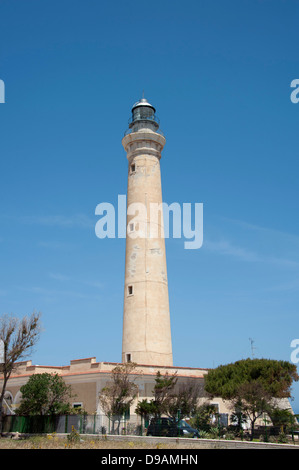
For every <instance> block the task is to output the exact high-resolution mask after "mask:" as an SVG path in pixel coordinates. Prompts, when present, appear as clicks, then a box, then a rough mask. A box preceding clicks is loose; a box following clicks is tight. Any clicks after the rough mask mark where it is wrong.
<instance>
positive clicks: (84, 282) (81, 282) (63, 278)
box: [49, 273, 105, 289]
mask: <svg viewBox="0 0 299 470" xmlns="http://www.w3.org/2000/svg"><path fill="white" fill-rule="evenodd" d="M49 277H50V278H51V279H54V280H55V281H58V282H62V283H66V282H71V283H72V285H74V284H79V285H84V286H89V287H95V288H96V289H103V288H104V287H105V284H104V283H103V282H101V281H94V280H92V281H87V280H85V279H84V280H81V279H74V278H72V277H70V276H68V275H65V274H61V273H49Z"/></svg>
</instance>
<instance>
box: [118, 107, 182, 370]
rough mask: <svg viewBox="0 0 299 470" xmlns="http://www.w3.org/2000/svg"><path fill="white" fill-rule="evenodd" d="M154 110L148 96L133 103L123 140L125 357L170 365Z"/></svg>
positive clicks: (161, 138) (160, 140) (159, 138)
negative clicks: (125, 177) (125, 179)
mask: <svg viewBox="0 0 299 470" xmlns="http://www.w3.org/2000/svg"><path fill="white" fill-rule="evenodd" d="M155 112H156V110H155V108H154V107H153V106H152V105H151V104H150V103H149V102H148V101H147V100H146V99H145V98H142V99H141V100H140V101H138V102H137V103H135V104H134V106H133V108H132V117H131V119H130V120H129V129H128V131H127V132H126V135H125V137H124V138H123V140H122V144H123V147H124V149H125V151H126V152H127V158H128V189H127V235H126V267H125V289H124V313H123V344H122V362H130V361H131V362H135V363H137V364H147V365H158V366H172V365H173V361H172V345H171V330H170V315H169V300H168V282H167V267H166V253H165V239H164V236H163V234H164V232H163V215H162V211H161V210H160V211H159V212H156V211H152V208H154V209H157V207H160V208H162V190H161V173H160V159H161V151H162V149H163V147H164V145H165V137H164V136H163V135H162V133H161V132H160V131H159V120H158V118H157V117H156V115H155ZM153 213H154V214H155V217H153ZM157 214H158V217H157Z"/></svg>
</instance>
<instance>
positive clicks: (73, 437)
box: [67, 426, 80, 444]
mask: <svg viewBox="0 0 299 470" xmlns="http://www.w3.org/2000/svg"><path fill="white" fill-rule="evenodd" d="M67 440H68V441H69V444H76V443H78V442H79V441H80V434H79V433H78V431H77V429H75V428H74V426H72V430H71V432H70V434H68V435H67Z"/></svg>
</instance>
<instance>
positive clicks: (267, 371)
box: [205, 359, 299, 439]
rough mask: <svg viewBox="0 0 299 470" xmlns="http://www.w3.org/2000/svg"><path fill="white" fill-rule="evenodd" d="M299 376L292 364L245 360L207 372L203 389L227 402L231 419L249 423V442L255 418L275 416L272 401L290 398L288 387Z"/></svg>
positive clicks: (274, 406)
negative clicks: (231, 410)
mask: <svg viewBox="0 0 299 470" xmlns="http://www.w3.org/2000/svg"><path fill="white" fill-rule="evenodd" d="M298 380H299V376H298V374H297V369H296V366H295V365H294V364H291V363H290V362H287V361H276V360H271V359H245V360H241V361H237V362H235V363H233V364H228V365H224V366H219V367H218V368H216V369H213V370H210V371H209V372H208V374H207V376H206V379H205V390H206V391H207V392H208V393H209V394H210V395H211V396H219V397H221V398H223V399H224V400H230V402H231V406H232V409H233V410H234V413H233V415H234V418H237V419H239V423H238V424H239V427H241V421H242V420H243V419H244V418H246V419H247V420H249V421H250V423H251V439H253V435H254V426H255V423H256V421H257V419H258V418H260V417H261V416H262V415H263V414H264V413H267V414H268V415H269V416H271V414H272V416H274V415H275V409H276V408H277V407H276V405H275V401H274V400H273V399H275V398H278V399H279V398H284V397H290V396H291V391H290V390H291V385H292V382H293V381H298Z"/></svg>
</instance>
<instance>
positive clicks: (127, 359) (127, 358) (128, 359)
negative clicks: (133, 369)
mask: <svg viewBox="0 0 299 470" xmlns="http://www.w3.org/2000/svg"><path fill="white" fill-rule="evenodd" d="M131 360H132V359H131V354H126V362H131Z"/></svg>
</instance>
